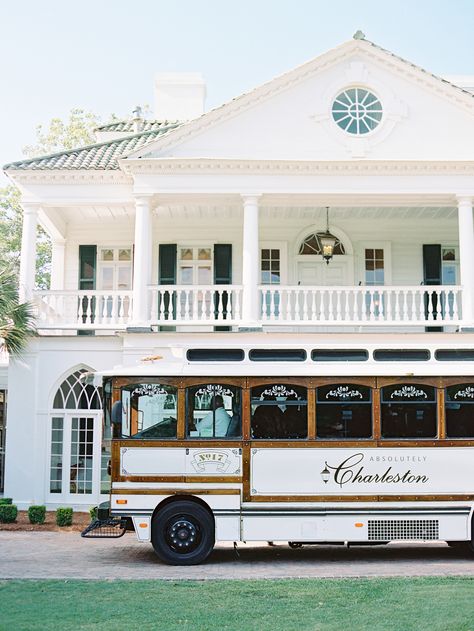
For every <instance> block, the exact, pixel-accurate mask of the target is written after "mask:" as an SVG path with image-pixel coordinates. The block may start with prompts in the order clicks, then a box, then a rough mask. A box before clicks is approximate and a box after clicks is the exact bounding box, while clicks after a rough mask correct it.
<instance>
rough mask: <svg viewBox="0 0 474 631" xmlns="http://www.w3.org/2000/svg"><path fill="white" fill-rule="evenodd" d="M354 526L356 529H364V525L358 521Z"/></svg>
mask: <svg viewBox="0 0 474 631" xmlns="http://www.w3.org/2000/svg"><path fill="white" fill-rule="evenodd" d="M354 526H355V527H356V528H363V527H364V524H363V523H362V522H360V521H356V523H355V524H354Z"/></svg>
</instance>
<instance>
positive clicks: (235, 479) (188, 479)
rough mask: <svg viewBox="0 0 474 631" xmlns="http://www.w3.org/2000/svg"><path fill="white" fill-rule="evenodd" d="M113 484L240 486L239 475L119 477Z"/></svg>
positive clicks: (240, 479)
mask: <svg viewBox="0 0 474 631" xmlns="http://www.w3.org/2000/svg"><path fill="white" fill-rule="evenodd" d="M114 481H115V482H139V483H140V482H184V483H187V484H194V483H196V482H197V483H198V484H212V483H214V484H217V483H219V484H220V483H225V484H242V476H241V475H219V476H218V475H215V476H212V475H201V476H199V475H121V476H119V477H118V479H117V480H114Z"/></svg>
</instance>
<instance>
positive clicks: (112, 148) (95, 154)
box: [4, 36, 474, 170]
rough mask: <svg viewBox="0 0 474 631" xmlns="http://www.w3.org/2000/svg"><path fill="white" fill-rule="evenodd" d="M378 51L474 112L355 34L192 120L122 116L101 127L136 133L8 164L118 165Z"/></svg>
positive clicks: (467, 96) (460, 93) (450, 90)
mask: <svg viewBox="0 0 474 631" xmlns="http://www.w3.org/2000/svg"><path fill="white" fill-rule="evenodd" d="M357 50H362V51H366V52H370V51H372V52H373V54H376V55H378V57H379V58H382V59H385V61H390V60H391V59H392V60H396V61H397V62H398V63H400V64H403V65H405V66H406V67H407V69H411V70H412V72H414V73H415V74H417V75H418V76H419V77H420V78H424V79H425V80H426V81H430V82H431V83H432V84H434V85H437V86H439V87H443V88H444V90H445V91H446V93H447V94H448V95H450V96H451V97H452V98H453V99H454V100H457V101H460V102H463V103H464V104H468V106H469V107H470V108H472V110H473V112H474V94H472V93H471V92H469V91H467V90H464V89H463V88H461V87H459V86H456V85H454V84H453V83H450V82H449V81H447V80H446V79H443V78H441V77H439V76H437V75H434V74H432V73H430V72H428V71H426V70H424V69H423V68H421V67H420V66H417V65H416V64H413V63H412V62H410V61H407V60H406V59H403V58H402V57H399V56H398V55H395V54H394V53H392V52H390V51H388V50H386V49H384V48H382V47H381V46H379V45H377V44H374V43H373V42H371V41H369V40H366V39H362V38H361V37H357V36H356V37H355V39H352V40H349V41H347V42H345V43H343V44H341V45H340V46H338V47H336V48H334V49H332V50H330V51H328V52H326V53H323V54H322V55H319V56H318V57H315V58H314V59H312V60H310V61H308V62H306V63H304V64H302V65H301V66H298V67H297V68H295V69H293V70H290V71H289V72H286V73H284V74H283V75H281V76H279V77H276V78H274V79H272V80H270V81H268V82H267V83H264V84H263V85H260V86H259V87H257V88H255V89H253V90H251V91H250V92H247V93H245V94H242V95H240V96H238V97H236V98H234V99H232V100H231V101H228V102H227V103H224V104H223V105H221V106H219V107H216V108H214V109H213V110H210V111H209V112H207V113H205V114H203V115H202V116H200V117H199V118H197V119H194V120H192V121H189V122H187V123H182V124H181V123H179V122H178V121H156V120H151V121H143V125H144V127H143V129H142V131H140V132H139V133H133V131H134V121H117V122H114V123H108V124H106V125H102V126H101V127H98V128H97V131H99V132H119V133H122V132H123V133H127V134H128V133H130V135H127V136H124V137H121V138H115V139H113V140H108V141H104V142H100V143H96V144H93V145H88V146H85V147H79V148H78V149H70V150H67V151H60V152H57V153H53V154H50V155H46V156H40V157H37V158H30V159H27V160H20V161H17V162H11V163H9V164H6V165H5V166H4V169H5V170H60V169H64V170H81V169H83V170H118V169H119V168H120V166H119V163H118V160H119V159H120V158H132V159H133V158H140V157H147V156H149V155H151V153H152V152H153V151H155V150H160V149H163V148H164V147H168V146H170V145H175V144H177V143H179V142H180V141H182V140H184V139H187V138H189V137H192V136H194V135H195V134H199V133H201V132H202V131H203V130H205V129H206V128H208V127H210V126H212V125H213V124H215V123H217V122H221V121H222V120H225V119H227V118H230V117H232V116H234V115H235V114H236V113H238V112H239V111H241V110H244V109H246V108H247V107H251V106H252V105H253V104H254V103H256V102H258V101H259V100H260V99H263V98H266V97H267V96H269V95H270V94H273V93H277V92H279V91H280V90H283V89H286V88H287V87H288V86H290V85H291V84H293V83H295V82H298V81H301V80H302V79H304V78H305V77H306V76H308V75H309V74H310V73H313V72H315V71H317V70H318V69H319V68H322V67H325V66H327V65H328V64H330V63H333V61H334V60H337V59H339V58H341V57H342V56H343V55H345V54H349V53H350V52H351V51H357Z"/></svg>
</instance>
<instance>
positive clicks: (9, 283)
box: [0, 264, 35, 355]
mask: <svg viewBox="0 0 474 631" xmlns="http://www.w3.org/2000/svg"><path fill="white" fill-rule="evenodd" d="M17 287H18V283H17V278H16V274H15V272H14V270H13V269H12V268H10V267H8V266H7V265H4V264H0V350H4V349H5V350H6V351H7V352H8V353H9V354H10V355H19V354H20V353H21V351H22V350H23V349H24V348H25V346H26V344H27V342H28V339H29V338H30V337H31V336H32V335H34V333H35V330H34V315H33V307H32V306H31V305H30V304H29V303H21V304H20V303H19V301H18V289H17Z"/></svg>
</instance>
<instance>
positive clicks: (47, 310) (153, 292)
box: [35, 285, 462, 330]
mask: <svg viewBox="0 0 474 631" xmlns="http://www.w3.org/2000/svg"><path fill="white" fill-rule="evenodd" d="M258 292H259V300H260V302H259V307H258V313H257V314H256V320H257V324H261V325H263V326H272V325H278V326H281V325H283V326H285V325H286V326H301V325H304V326H320V325H321V326H326V325H331V326H333V325H336V326H337V325H342V326H344V325H346V326H358V327H359V326H372V325H374V326H382V325H385V326H402V327H410V326H434V327H435V326H444V325H457V324H461V323H462V309H461V298H462V288H461V287H460V286H457V285H456V286H450V285H444V286H438V285H433V286H396V287H393V286H373V287H359V286H357V287H352V286H351V287H342V286H341V287H315V286H302V285H291V286H288V285H260V286H259V288H258ZM242 294H243V290H242V286H240V285H198V286H196V285H193V286H189V285H157V286H150V287H148V294H147V298H148V318H147V321H146V324H147V325H150V326H160V325H163V326H168V325H169V326H175V325H196V326H199V325H207V326H239V325H241V324H242ZM35 306H36V312H37V326H38V328H39V329H58V330H62V329H65V330H67V329H91V330H92V329H98V330H99V329H111V330H113V329H125V328H126V327H127V326H132V325H133V322H132V292H131V291H95V290H94V291H92V290H91V291H79V290H77V291H39V292H36V293H35ZM140 324H143V323H140Z"/></svg>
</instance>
